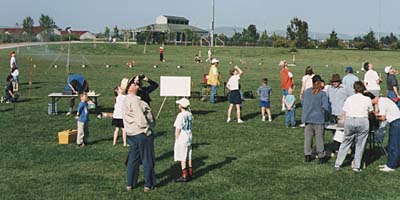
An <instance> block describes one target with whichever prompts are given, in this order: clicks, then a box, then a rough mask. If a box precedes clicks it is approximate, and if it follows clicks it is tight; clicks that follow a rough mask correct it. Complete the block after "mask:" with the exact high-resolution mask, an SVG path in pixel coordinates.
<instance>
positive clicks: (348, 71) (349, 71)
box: [344, 66, 353, 73]
mask: <svg viewBox="0 0 400 200" xmlns="http://www.w3.org/2000/svg"><path fill="white" fill-rule="evenodd" d="M344 72H347V73H353V68H352V67H350V66H347V67H346V70H345V71H344Z"/></svg>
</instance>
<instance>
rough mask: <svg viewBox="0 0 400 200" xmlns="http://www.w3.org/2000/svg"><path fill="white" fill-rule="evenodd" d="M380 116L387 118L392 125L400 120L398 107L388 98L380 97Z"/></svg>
mask: <svg viewBox="0 0 400 200" xmlns="http://www.w3.org/2000/svg"><path fill="white" fill-rule="evenodd" d="M378 108H379V115H382V116H385V117H386V120H387V121H388V122H389V123H390V122H392V121H394V120H396V119H399V118H400V110H399V108H398V107H397V105H396V104H395V103H394V102H393V101H392V100H390V99H389V98H387V97H380V98H379V102H378Z"/></svg>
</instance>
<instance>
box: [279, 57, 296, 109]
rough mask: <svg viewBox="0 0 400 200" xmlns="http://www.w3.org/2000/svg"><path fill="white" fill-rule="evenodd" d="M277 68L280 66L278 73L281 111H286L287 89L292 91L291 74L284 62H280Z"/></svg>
mask: <svg viewBox="0 0 400 200" xmlns="http://www.w3.org/2000/svg"><path fill="white" fill-rule="evenodd" d="M279 66H281V67H282V68H281V71H280V77H281V88H282V111H284V110H286V109H285V97H286V95H287V94H288V89H289V88H293V89H294V82H293V74H292V72H290V70H289V67H288V63H287V62H286V60H282V61H281V62H280V63H279Z"/></svg>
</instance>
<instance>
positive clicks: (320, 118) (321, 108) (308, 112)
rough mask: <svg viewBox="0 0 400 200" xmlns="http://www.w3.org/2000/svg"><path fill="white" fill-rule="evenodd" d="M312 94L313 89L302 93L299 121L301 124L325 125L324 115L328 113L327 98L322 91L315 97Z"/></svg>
mask: <svg viewBox="0 0 400 200" xmlns="http://www.w3.org/2000/svg"><path fill="white" fill-rule="evenodd" d="M312 92H313V88H308V89H306V91H304V93H303V99H302V100H301V103H302V105H303V110H302V113H301V121H302V122H303V123H311V124H321V125H322V124H324V123H325V113H327V112H329V101H328V96H327V95H326V93H325V92H324V91H322V90H321V91H319V92H318V93H317V94H316V95H314V94H313V93H312Z"/></svg>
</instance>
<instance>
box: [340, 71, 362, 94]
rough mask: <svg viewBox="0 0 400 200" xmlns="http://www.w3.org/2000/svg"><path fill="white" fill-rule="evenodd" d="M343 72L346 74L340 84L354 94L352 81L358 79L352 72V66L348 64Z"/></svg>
mask: <svg viewBox="0 0 400 200" xmlns="http://www.w3.org/2000/svg"><path fill="white" fill-rule="evenodd" d="M345 72H346V75H345V76H344V77H343V80H342V84H343V85H344V86H345V87H346V89H347V90H348V91H349V92H350V93H351V94H354V89H353V85H354V82H356V81H359V80H360V79H359V78H358V77H357V76H356V75H354V74H353V68H352V67H350V66H347V67H346V70H345Z"/></svg>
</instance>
